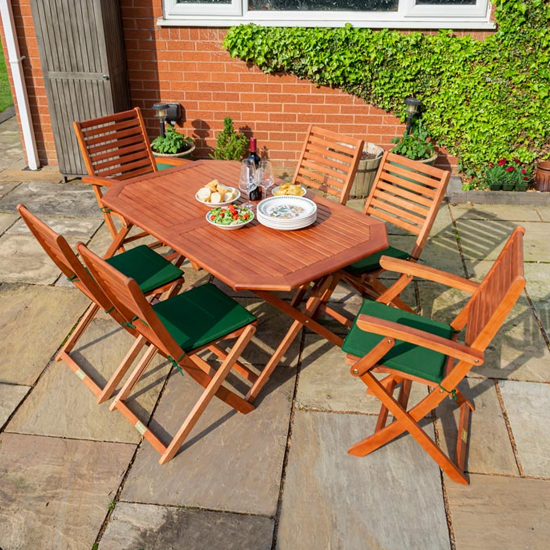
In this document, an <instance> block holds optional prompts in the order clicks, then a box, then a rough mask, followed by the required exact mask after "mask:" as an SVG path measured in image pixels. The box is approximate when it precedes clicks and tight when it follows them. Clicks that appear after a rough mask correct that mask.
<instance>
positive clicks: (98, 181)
mask: <svg viewBox="0 0 550 550" xmlns="http://www.w3.org/2000/svg"><path fill="white" fill-rule="evenodd" d="M82 181H83V183H91V184H92V185H100V186H101V187H111V186H112V185H113V183H116V180H113V179H110V178H103V177H101V176H84V177H83V178H82Z"/></svg>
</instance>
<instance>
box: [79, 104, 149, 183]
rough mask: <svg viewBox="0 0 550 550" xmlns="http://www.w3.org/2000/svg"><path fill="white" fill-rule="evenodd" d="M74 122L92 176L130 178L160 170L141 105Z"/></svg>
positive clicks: (118, 178)
mask: <svg viewBox="0 0 550 550" xmlns="http://www.w3.org/2000/svg"><path fill="white" fill-rule="evenodd" d="M73 126H74V129H75V132H76V136H77V139H78V145H79V147H80V151H81V152H82V156H83V157H84V162H85V164H86V169H87V171H88V175H89V176H102V177H105V178H113V179H116V180H126V179H129V178H133V177H136V176H140V175H142V174H149V173H150V172H156V171H157V166H156V164H155V159H154V157H153V153H152V152H151V147H150V146H149V139H148V137H147V133H146V131H145V124H144V122H143V117H142V116H141V111H140V110H139V108H138V107H136V108H135V109H131V110H129V111H123V112H120V113H115V114H113V115H107V116H104V117H100V118H95V119H91V120H86V121H84V122H73Z"/></svg>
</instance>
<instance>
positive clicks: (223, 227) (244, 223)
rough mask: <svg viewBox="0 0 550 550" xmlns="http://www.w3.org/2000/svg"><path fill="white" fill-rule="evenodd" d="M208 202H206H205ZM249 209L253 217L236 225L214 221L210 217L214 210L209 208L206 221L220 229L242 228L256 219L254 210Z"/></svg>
mask: <svg viewBox="0 0 550 550" xmlns="http://www.w3.org/2000/svg"><path fill="white" fill-rule="evenodd" d="M205 204H206V203H205ZM228 204H229V203H228ZM237 208H242V207H237ZM248 211H249V212H250V214H251V217H250V219H249V220H246V221H245V222H243V223H239V224H235V225H221V224H219V223H215V222H213V221H212V220H211V219H210V215H211V213H212V210H209V211H208V213H207V214H206V216H205V217H206V221H207V222H208V223H209V224H210V225H213V226H214V227H217V228H218V229H223V230H224V231H233V230H234V229H241V227H244V226H245V225H248V224H249V223H250V222H251V221H252V220H253V219H254V212H253V211H252V210H250V209H248Z"/></svg>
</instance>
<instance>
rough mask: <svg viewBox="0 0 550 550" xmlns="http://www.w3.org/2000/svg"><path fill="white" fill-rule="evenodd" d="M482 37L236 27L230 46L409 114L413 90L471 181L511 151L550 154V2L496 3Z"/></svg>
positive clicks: (274, 67)
mask: <svg viewBox="0 0 550 550" xmlns="http://www.w3.org/2000/svg"><path fill="white" fill-rule="evenodd" d="M495 3H496V4H497V6H496V11H495V16H496V19H497V31H496V32H495V33H494V34H492V35H490V36H488V37H487V38H486V39H485V40H483V41H480V40H477V39H475V38H473V37H472V36H469V35H467V36H456V35H454V34H453V33H452V32H451V31H448V30H442V31H440V32H439V33H438V34H435V35H429V34H423V33H421V32H412V33H401V32H399V31H390V30H387V29H384V30H381V31H372V30H370V29H357V28H354V27H353V26H352V25H351V24H347V25H346V26H345V27H342V28H334V29H331V28H301V27H294V28H278V27H260V26H258V25H254V24H248V25H240V26H237V27H232V28H231V29H230V30H229V32H228V34H227V35H226V38H225V41H224V46H225V48H226V49H227V50H228V51H229V53H230V54H231V56H232V57H238V58H240V59H242V60H243V61H246V62H251V63H254V64H256V65H257V66H258V67H259V68H260V69H261V70H262V71H264V72H265V73H281V72H287V73H292V74H294V75H296V76H298V77H300V78H304V79H308V80H310V81H312V82H314V83H315V84H318V85H323V86H332V87H338V88H341V89H342V90H345V91H346V92H348V93H350V94H353V95H355V96H357V97H360V98H361V99H363V100H364V101H365V102H366V103H369V104H372V105H376V106H377V107H380V108H381V109H384V110H386V111H388V112H394V113H397V114H398V115H400V114H402V112H403V111H402V105H403V99H404V98H405V97H406V96H409V95H412V96H415V97H417V98H418V99H420V100H421V101H422V102H423V104H424V105H425V107H426V108H425V112H424V114H423V121H424V124H425V126H426V128H427V129H428V131H429V133H430V135H431V136H432V138H433V139H434V140H435V142H436V143H437V144H439V145H441V146H443V147H445V148H446V149H447V150H448V151H449V152H450V153H451V154H453V155H456V156H457V157H458V158H459V159H460V163H461V168H462V170H463V171H464V172H465V173H466V174H467V175H470V176H473V177H474V178H475V177H476V176H478V175H480V174H481V172H482V171H483V169H484V168H485V166H486V165H487V163H488V162H491V161H492V162H494V161H496V160H498V159H500V158H502V157H505V156H509V157H511V156H513V157H517V158H519V159H520V160H521V161H522V162H526V163H530V162H533V161H534V160H535V159H536V158H548V157H550V144H549V138H550V29H549V26H550V21H549V20H550V0H523V1H522V0H496V2H495Z"/></svg>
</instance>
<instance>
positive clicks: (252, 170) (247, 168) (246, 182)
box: [239, 159, 257, 209]
mask: <svg viewBox="0 0 550 550" xmlns="http://www.w3.org/2000/svg"><path fill="white" fill-rule="evenodd" d="M256 177H257V175H256V164H255V163H254V161H253V160H252V159H245V160H243V161H242V162H241V177H240V178H239V189H240V190H241V191H242V192H243V193H246V197H247V202H245V203H244V204H243V206H246V207H247V208H250V209H252V207H253V206H254V204H253V203H252V202H250V191H252V190H253V189H254V187H255V186H256Z"/></svg>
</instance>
